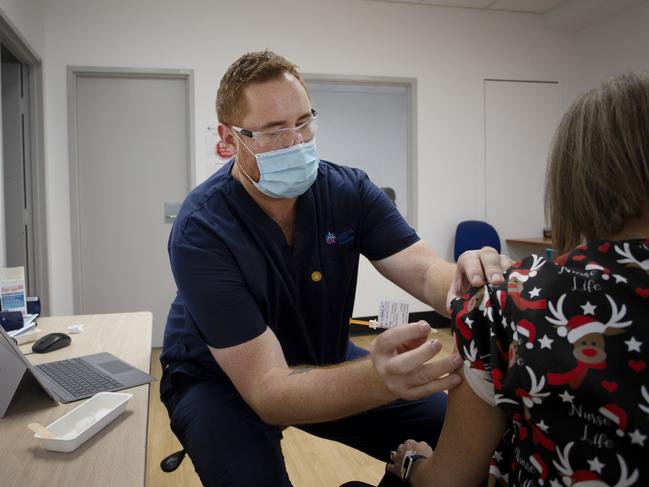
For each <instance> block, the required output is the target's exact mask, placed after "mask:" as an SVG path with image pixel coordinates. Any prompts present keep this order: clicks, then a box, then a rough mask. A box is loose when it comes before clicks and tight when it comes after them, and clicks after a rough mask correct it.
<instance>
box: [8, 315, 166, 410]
mask: <svg viewBox="0 0 649 487" xmlns="http://www.w3.org/2000/svg"><path fill="white" fill-rule="evenodd" d="M64 366H67V369H66V370H65V371H64V372H57V370H56V369H57V368H60V367H64ZM86 367H90V368H91V369H92V370H91V374H92V373H94V374H98V375H100V376H102V377H101V379H102V380H101V381H100V382H102V383H101V384H96V385H91V384H90V383H89V382H85V383H84V384H82V387H81V388H80V387H79V385H78V382H79V381H83V380H85V378H84V377H83V376H82V374H83V372H82V369H83V368H86ZM29 376H31V377H33V378H34V379H36V381H37V382H38V384H39V386H40V387H41V389H42V390H43V391H44V392H45V393H46V394H47V395H49V396H50V397H51V398H52V399H54V400H55V401H59V402H63V403H67V402H72V401H77V400H79V399H85V398H87V397H91V396H93V395H94V394H96V393H98V392H105V391H119V390H122V389H127V388H129V387H135V386H139V385H142V384H148V383H149V382H153V381H155V380H156V378H155V377H153V376H151V375H149V374H147V373H145V372H143V371H141V370H140V369H137V368H135V367H133V366H132V365H130V364H127V363H126V362H124V361H122V360H120V359H118V358H117V357H115V356H114V355H111V354H109V353H96V354H93V355H86V356H84V357H77V358H75V359H68V360H59V361H57V362H49V363H45V364H40V365H38V366H36V367H35V366H33V365H32V364H31V363H30V362H29V360H27V358H26V357H25V356H24V355H23V353H22V352H21V351H20V349H19V348H18V347H17V346H16V344H15V343H14V342H13V340H12V338H11V337H10V336H9V335H7V333H6V332H5V331H4V330H3V329H2V328H1V327H0V418H2V417H4V414H5V412H6V411H7V408H8V407H9V404H10V403H11V400H12V399H13V397H14V396H15V395H16V393H17V392H18V390H19V389H20V385H21V382H22V381H23V379H24V378H29ZM73 379H76V380H73Z"/></svg>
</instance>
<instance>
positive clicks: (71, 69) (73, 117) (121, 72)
mask: <svg viewBox="0 0 649 487" xmlns="http://www.w3.org/2000/svg"><path fill="white" fill-rule="evenodd" d="M67 71H68V75H67V77H68V148H69V150H68V151H69V162H70V212H71V237H72V286H73V298H74V313H75V314H82V313H83V310H82V309H81V304H82V303H83V286H82V283H81V280H82V273H81V228H80V226H81V225H80V212H79V205H80V199H79V198H80V191H79V155H78V153H77V147H78V145H77V143H78V140H77V133H78V132H77V123H78V121H77V80H78V79H79V78H84V77H85V78H93V77H94V78H134V79H138V78H153V79H180V80H184V81H186V82H187V83H186V87H187V90H186V92H185V96H186V100H187V130H188V133H187V134H186V135H187V138H188V139H187V140H188V144H187V188H186V189H187V191H188V192H189V190H190V189H191V186H192V184H194V181H195V176H196V174H195V173H196V169H195V166H196V164H195V160H194V158H195V149H194V145H195V141H194V134H195V131H194V71H193V70H191V69H162V68H161V69H155V68H154V69H149V68H119V67H95V66H68V70H67Z"/></svg>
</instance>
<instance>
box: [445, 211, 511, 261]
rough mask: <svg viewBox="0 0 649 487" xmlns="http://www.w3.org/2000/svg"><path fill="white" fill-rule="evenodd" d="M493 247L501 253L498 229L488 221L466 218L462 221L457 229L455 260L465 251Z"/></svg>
mask: <svg viewBox="0 0 649 487" xmlns="http://www.w3.org/2000/svg"><path fill="white" fill-rule="evenodd" d="M485 246H488V247H493V248H494V249H496V250H497V251H498V253H500V237H498V232H496V229H495V228H494V227H492V226H491V225H489V224H488V223H487V222H483V221H479V220H466V221H463V222H460V223H459V224H458V226H457V229H456V230H455V251H454V255H455V262H457V259H459V258H460V255H462V253H463V252H465V251H467V250H478V249H481V248H482V247H485Z"/></svg>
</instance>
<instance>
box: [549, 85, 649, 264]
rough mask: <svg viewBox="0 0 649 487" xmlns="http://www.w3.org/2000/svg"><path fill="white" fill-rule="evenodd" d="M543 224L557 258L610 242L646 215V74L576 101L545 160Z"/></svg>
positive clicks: (648, 186) (648, 198)
mask: <svg viewBox="0 0 649 487" xmlns="http://www.w3.org/2000/svg"><path fill="white" fill-rule="evenodd" d="M545 209H546V217H547V219H548V221H549V222H550V223H551V226H552V240H553V242H554V245H555V247H556V248H557V250H559V251H560V252H562V253H563V252H566V251H568V250H571V249H572V248H574V247H575V246H577V245H579V244H580V243H582V242H583V241H584V240H597V239H606V238H611V237H613V236H614V235H615V234H616V233H618V232H619V231H621V230H622V228H623V227H624V225H625V224H626V223H627V222H628V221H629V220H630V219H632V218H637V217H640V216H642V215H643V214H644V213H645V212H647V211H648V210H649V74H648V73H627V74H623V75H620V76H616V77H614V78H611V79H610V80H608V81H606V82H604V83H603V84H602V85H601V86H600V87H599V88H596V89H593V90H591V91H589V92H587V93H585V94H583V95H581V96H580V97H579V98H578V99H577V100H576V101H575V102H574V103H573V104H572V106H571V107H570V108H569V109H568V112H567V113H566V114H565V115H564V117H563V120H562V121H561V124H560V125H559V128H558V129H557V132H556V134H555V138H554V146H553V149H552V151H551V153H550V160H549V163H548V172H547V177H546V192H545Z"/></svg>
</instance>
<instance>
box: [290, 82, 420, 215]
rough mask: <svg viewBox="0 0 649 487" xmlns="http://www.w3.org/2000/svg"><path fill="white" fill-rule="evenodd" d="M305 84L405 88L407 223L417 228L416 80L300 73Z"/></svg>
mask: <svg viewBox="0 0 649 487" xmlns="http://www.w3.org/2000/svg"><path fill="white" fill-rule="evenodd" d="M302 77H303V78H304V80H305V81H307V82H313V83H330V84H342V85H354V84H357V85H381V86H385V85H395V86H400V87H404V88H406V93H407V97H408V127H407V132H406V133H407V135H406V137H407V139H408V142H407V147H406V150H407V153H406V168H407V171H408V174H407V180H406V181H407V186H408V197H407V199H406V205H407V214H408V218H407V220H408V223H409V224H410V226H412V227H414V228H417V206H418V205H417V201H418V200H417V78H402V77H392V76H357V75H337V74H316V73H302Z"/></svg>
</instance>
